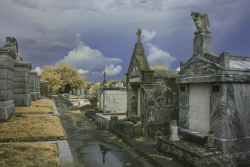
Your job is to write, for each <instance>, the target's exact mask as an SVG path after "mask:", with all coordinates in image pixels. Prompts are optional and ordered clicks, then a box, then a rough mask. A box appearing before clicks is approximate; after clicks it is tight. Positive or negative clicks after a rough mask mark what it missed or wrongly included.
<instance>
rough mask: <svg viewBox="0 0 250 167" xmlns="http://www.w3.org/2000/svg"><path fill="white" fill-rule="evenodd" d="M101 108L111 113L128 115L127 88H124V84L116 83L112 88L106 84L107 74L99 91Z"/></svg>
mask: <svg viewBox="0 0 250 167" xmlns="http://www.w3.org/2000/svg"><path fill="white" fill-rule="evenodd" d="M98 96H99V99H100V100H99V108H100V109H101V110H103V111H104V112H109V113H126V112H127V88H126V87H123V82H118V81H116V82H115V83H113V86H112V87H109V86H108V85H107V82H106V73H105V72H104V80H103V82H102V84H101V87H100V89H99V91H98Z"/></svg>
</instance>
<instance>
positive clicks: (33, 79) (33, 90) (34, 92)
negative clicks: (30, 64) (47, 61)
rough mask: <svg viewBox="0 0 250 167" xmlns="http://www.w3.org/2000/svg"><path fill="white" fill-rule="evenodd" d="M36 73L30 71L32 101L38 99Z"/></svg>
mask: <svg viewBox="0 0 250 167" xmlns="http://www.w3.org/2000/svg"><path fill="white" fill-rule="evenodd" d="M36 77H37V72H36V71H30V97H31V100H32V101H36V100H37V99H38V95H37V90H36Z"/></svg>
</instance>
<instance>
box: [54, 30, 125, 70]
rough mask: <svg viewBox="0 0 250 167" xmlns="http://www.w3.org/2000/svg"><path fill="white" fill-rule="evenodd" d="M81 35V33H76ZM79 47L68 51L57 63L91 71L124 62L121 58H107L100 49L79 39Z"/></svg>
mask: <svg viewBox="0 0 250 167" xmlns="http://www.w3.org/2000/svg"><path fill="white" fill-rule="evenodd" d="M76 36H77V37H80V35H79V33H78V34H77V35H76ZM78 40H79V39H77V42H78V45H77V47H76V48H75V49H74V50H72V51H70V52H69V53H68V56H65V57H64V58H63V59H62V60H60V61H58V62H57V63H56V64H55V65H56V66H57V65H58V64H60V63H66V64H68V65H70V66H72V67H75V68H78V69H81V68H82V67H84V69H88V70H89V71H93V70H98V69H102V68H104V67H106V66H108V65H110V64H114V65H115V64H119V63H121V62H122V60H121V59H119V58H107V57H105V56H104V54H103V53H102V52H100V51H99V50H95V49H91V48H90V47H89V46H87V45H85V44H84V43H83V42H82V41H78Z"/></svg>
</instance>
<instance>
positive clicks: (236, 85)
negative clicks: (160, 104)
mask: <svg viewBox="0 0 250 167" xmlns="http://www.w3.org/2000/svg"><path fill="white" fill-rule="evenodd" d="M192 15H193V17H198V18H199V19H194V21H195V25H196V26H197V31H196V32H195V33H194V34H195V38H194V43H193V44H194V48H193V49H194V54H193V56H192V57H191V58H190V59H189V60H188V61H187V62H185V63H183V62H181V63H180V72H179V76H178V78H177V79H176V83H177V84H179V90H180V92H179V124H178V125H179V130H180V134H181V135H182V136H183V138H182V139H181V143H180V142H171V141H169V140H168V138H166V137H161V138H159V140H158V146H157V148H158V150H161V151H164V152H166V153H172V154H175V153H176V152H178V154H175V155H176V156H177V157H178V159H179V160H180V161H184V163H185V164H187V163H191V164H192V165H193V166H219V165H220V166H223V165H225V166H242V165H246V164H248V165H250V128H249V126H250V119H249V118H250V110H249V109H250V80H249V76H250V58H249V57H242V56H234V55H230V53H228V52H223V53H221V54H215V53H213V52H212V41H211V39H212V38H211V36H210V32H209V31H207V30H204V27H203V30H201V28H200V26H203V25H207V24H208V23H209V22H207V21H206V20H207V19H208V18H207V15H206V14H203V15H201V14H199V13H194V12H192ZM200 17H202V18H203V19H200ZM204 21H205V22H204ZM196 22H204V23H202V24H196ZM214 143H215V144H214ZM170 148H171V149H170Z"/></svg>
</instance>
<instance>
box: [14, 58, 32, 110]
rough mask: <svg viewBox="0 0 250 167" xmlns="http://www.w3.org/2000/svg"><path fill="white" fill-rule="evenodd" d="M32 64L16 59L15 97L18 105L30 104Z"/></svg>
mask: <svg viewBox="0 0 250 167" xmlns="http://www.w3.org/2000/svg"><path fill="white" fill-rule="evenodd" d="M31 68H32V66H31V63H29V62H20V61H16V62H15V63H14V89H13V99H14V103H15V105H16V106H30V105H31V97H30V83H29V76H30V70H31Z"/></svg>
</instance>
